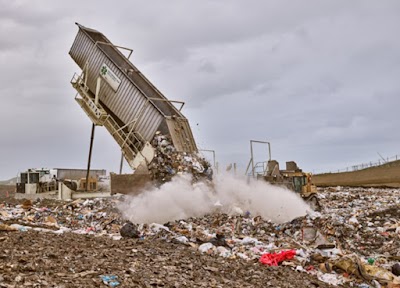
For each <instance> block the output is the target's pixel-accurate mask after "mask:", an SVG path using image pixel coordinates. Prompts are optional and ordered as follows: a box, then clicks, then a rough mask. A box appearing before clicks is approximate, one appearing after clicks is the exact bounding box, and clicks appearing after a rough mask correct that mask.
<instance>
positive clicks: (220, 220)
mask: <svg viewBox="0 0 400 288" xmlns="http://www.w3.org/2000/svg"><path fill="white" fill-rule="evenodd" d="M319 192H320V193H319V198H320V202H321V203H322V207H323V208H322V211H321V212H314V211H309V212H308V213H307V215H305V216H302V217H298V218H295V219H293V220H292V221H289V222H285V223H279V224H278V223H274V222H273V221H271V220H269V219H263V218H262V217H261V216H258V215H253V214H252V211H243V210H241V209H240V208H239V207H237V209H231V211H232V213H230V214H225V213H221V212H218V209H216V210H215V212H214V213H211V214H208V215H204V216H202V217H191V218H187V219H181V220H176V221H172V222H168V223H163V224H161V223H150V224H144V223H131V222H127V221H126V220H124V219H122V217H121V214H120V212H119V211H118V209H116V207H118V205H119V204H120V203H121V202H123V201H124V197H125V196H121V195H119V196H118V195H116V196H113V197H110V198H108V199H94V200H75V201H72V202H67V203H65V202H54V203H51V205H47V204H48V203H46V202H44V201H39V202H33V203H32V202H30V201H25V202H24V203H22V204H18V205H11V204H1V205H2V206H0V231H20V232H24V231H27V230H29V229H33V230H37V231H42V232H51V233H66V232H72V233H78V234H89V235H94V236H96V237H97V236H108V237H111V238H112V239H114V240H120V239H122V238H125V239H126V238H135V239H140V240H143V241H147V240H149V241H152V240H154V239H158V240H161V241H165V242H167V243H179V244H181V245H184V246H187V249H192V250H196V251H199V252H200V253H203V254H208V255H210V256H211V257H221V258H225V259H244V260H246V261H254V262H258V263H259V265H266V266H286V267H291V268H292V269H293V270H296V271H300V272H302V273H307V274H311V275H314V276H315V277H317V278H318V279H319V280H321V281H324V282H326V283H330V284H332V285H351V286H353V287H391V288H395V287H397V288H399V287H400V277H399V276H400V271H399V270H400V264H399V263H400V220H399V219H400V190H399V189H372V188H371V189H365V188H342V187H336V188H327V189H323V190H321V191H319ZM0 233H1V232H0ZM354 285H356V286H354Z"/></svg>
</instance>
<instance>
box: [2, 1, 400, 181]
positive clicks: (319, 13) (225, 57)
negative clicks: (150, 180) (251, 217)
mask: <svg viewBox="0 0 400 288" xmlns="http://www.w3.org/2000/svg"><path fill="white" fill-rule="evenodd" d="M399 16H400V1H397V0H393V1H389V0H388V1H385V0H384V1H382V0H381V1H378V0H376V1H349V0H343V1H340V0H331V1H321V0H315V1H313V0H310V1H306V0H303V1H292V0H290V1H289V0H286V1H285V0H276V1H272V0H260V1H232V0H226V1H224V0H214V1H205V0H202V1H196V2H195V1H183V0H182V1H171V0H170V1H165V0H160V1H148V0H147V1H132V0H130V1H71V0H70V1H54V0H48V1H37V0H25V1H20V0H15V1H9V0H0V66H1V70H0V84H1V85H0V99H1V113H0V132H1V136H0V145H1V150H0V161H1V162H0V163H1V165H0V179H8V178H11V177H14V176H15V175H16V174H17V173H18V171H23V170H26V169H27V168H31V167H48V168H52V167H69V168H84V167H86V165H87V156H88V150H89V138H90V129H91V122H90V120H89V119H88V118H87V117H86V115H85V114H84V112H83V111H82V110H81V108H80V107H79V106H78V104H77V103H76V102H75V100H74V96H75V91H74V89H73V88H72V87H71V85H70V83H69V81H70V79H71V77H72V75H73V74H74V72H80V70H79V67H78V66H77V65H76V64H75V63H74V61H73V60H72V59H71V58H70V57H69V55H68V51H69V49H70V47H71V45H72V43H73V40H74V37H75V35H76V33H77V31H78V28H77V26H76V25H75V24H74V23H75V22H78V23H80V24H82V25H84V26H87V27H90V28H94V29H96V30H99V31H101V32H102V33H104V34H105V35H106V36H107V37H108V38H109V39H110V40H111V41H112V42H113V43H114V44H116V45H122V46H127V47H130V48H132V49H133V50H134V53H133V57H132V62H133V63H134V65H136V66H137V67H138V68H139V69H140V70H141V71H142V72H143V73H144V74H145V75H146V77H147V78H149V79H150V81H152V83H153V84H155V86H156V87H158V88H159V89H160V90H161V91H162V92H163V93H164V95H165V96H166V97H168V98H169V99H173V100H182V101H185V102H186V105H185V107H184V110H183V113H184V114H185V116H186V117H187V118H188V119H189V121H190V123H191V126H192V130H193V133H194V136H195V138H196V141H197V144H198V146H199V148H202V149H215V150H216V153H217V160H218V161H219V162H220V163H221V166H225V165H226V164H227V163H229V162H237V163H238V164H239V167H241V168H243V169H244V168H245V166H246V164H247V162H248V160H249V157H250V155H249V154H250V153H249V150H250V149H249V140H250V139H256V140H267V141H270V142H271V144H272V157H273V158H275V159H277V160H279V161H280V162H281V166H284V165H283V163H284V162H285V161H289V160H296V161H297V162H298V164H299V165H300V166H301V167H302V168H303V169H304V170H308V171H314V172H318V171H327V170H332V169H340V168H344V167H346V166H350V165H353V164H358V163H362V162H368V161H372V160H377V159H378V158H379V156H378V154H377V152H379V153H380V154H382V155H383V156H384V157H387V156H393V155H396V154H398V153H399V154H400V151H399V142H400V133H399V123H400V121H399V113H398V109H399V106H400V97H399V96H400V95H399V94H400V37H399V28H400V17H399ZM265 148H266V147H263V146H257V157H259V158H258V159H256V160H259V161H262V160H265V159H263V155H261V153H262V152H264V151H265V150H266V149H265ZM265 157H266V156H265ZM265 157H264V158H265ZM119 161H120V151H119V147H118V146H117V145H116V144H115V143H114V141H113V139H112V137H111V136H110V135H109V134H108V133H107V131H106V130H105V128H103V127H99V128H98V129H97V130H96V137H95V143H94V151H93V158H92V167H93V168H105V169H107V170H108V171H116V172H117V171H118V169H119ZM126 166H127V165H126ZM125 171H126V172H128V171H129V169H128V168H126V169H125Z"/></svg>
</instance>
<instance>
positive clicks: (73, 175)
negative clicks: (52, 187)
mask: <svg viewBox="0 0 400 288" xmlns="http://www.w3.org/2000/svg"><path fill="white" fill-rule="evenodd" d="M54 169H55V170H57V179H61V180H64V179H70V180H80V179H82V178H84V177H86V173H87V170H86V169H70V168H54ZM106 172H107V171H106V170H104V169H101V170H100V169H90V171H89V176H90V177H92V178H98V177H99V176H106V175H107V173H106Z"/></svg>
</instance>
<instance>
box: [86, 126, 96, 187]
mask: <svg viewBox="0 0 400 288" xmlns="http://www.w3.org/2000/svg"><path fill="white" fill-rule="evenodd" d="M95 128H96V125H95V124H94V123H92V133H91V136H90V147H89V159H88V166H87V171H86V189H85V190H86V191H89V173H90V162H91V161H92V150H93V139H94V129H95Z"/></svg>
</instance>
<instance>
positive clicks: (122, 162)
mask: <svg viewBox="0 0 400 288" xmlns="http://www.w3.org/2000/svg"><path fill="white" fill-rule="evenodd" d="M123 165H124V153H122V152H121V163H120V164H119V174H122V166H123Z"/></svg>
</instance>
